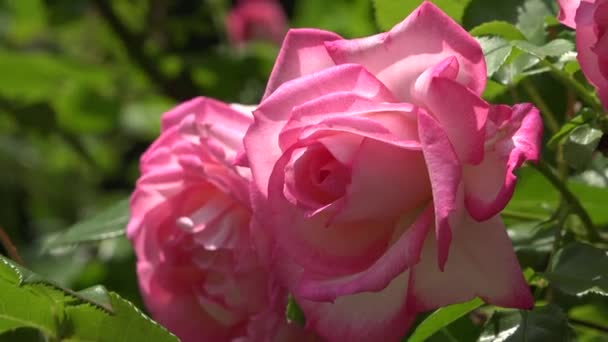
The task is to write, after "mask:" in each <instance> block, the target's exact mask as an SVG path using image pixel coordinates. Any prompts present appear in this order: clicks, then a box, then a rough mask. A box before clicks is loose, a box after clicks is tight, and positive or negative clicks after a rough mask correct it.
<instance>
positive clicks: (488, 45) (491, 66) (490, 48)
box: [477, 37, 513, 77]
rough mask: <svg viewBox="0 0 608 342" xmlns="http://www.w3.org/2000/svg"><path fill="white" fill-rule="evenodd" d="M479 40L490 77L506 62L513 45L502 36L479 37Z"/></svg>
mask: <svg viewBox="0 0 608 342" xmlns="http://www.w3.org/2000/svg"><path fill="white" fill-rule="evenodd" d="M477 41H478V42H479V44H480V45H481V49H482V50H483V54H484V55H485V57H486V66H487V69H488V70H487V74H488V77H491V76H492V75H494V73H495V72H496V71H498V69H499V68H500V67H501V66H502V65H503V64H504V63H505V62H506V60H507V58H508V57H509V55H510V54H511V50H512V49H513V46H511V43H509V42H508V41H506V40H505V39H503V38H500V37H479V38H477Z"/></svg>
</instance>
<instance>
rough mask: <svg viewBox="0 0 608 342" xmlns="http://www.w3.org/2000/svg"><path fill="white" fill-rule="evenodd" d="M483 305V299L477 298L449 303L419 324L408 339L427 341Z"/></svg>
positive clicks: (409, 340)
mask: <svg viewBox="0 0 608 342" xmlns="http://www.w3.org/2000/svg"><path fill="white" fill-rule="evenodd" d="M482 305H483V301H482V300H481V299H479V298H475V299H473V300H471V301H468V302H466V303H461V304H454V305H449V306H446V307H443V308H440V309H438V310H436V311H435V312H433V313H432V314H430V315H429V316H428V317H427V318H426V319H425V320H424V321H422V323H420V324H419V325H418V327H417V328H416V330H415V331H414V333H413V334H412V335H411V336H410V338H409V339H408V342H422V341H426V340H427V339H428V338H429V337H431V336H432V335H433V334H435V333H436V332H438V331H439V330H441V329H442V328H444V327H446V326H448V325H449V324H450V323H452V322H454V321H456V320H457V319H459V318H460V317H462V316H464V315H466V314H467V313H469V312H471V311H473V310H475V309H477V308H478V307H480V306H482Z"/></svg>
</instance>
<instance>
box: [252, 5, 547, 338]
mask: <svg viewBox="0 0 608 342" xmlns="http://www.w3.org/2000/svg"><path fill="white" fill-rule="evenodd" d="M485 82H486V66H485V61H484V58H483V54H482V51H481V48H480V46H479V45H478V43H477V42H476V41H475V40H474V39H473V38H472V37H471V36H469V35H468V33H467V32H466V31H465V30H463V29H462V28H461V27H460V26H458V25H457V24H456V23H455V22H454V21H452V20H451V19H450V18H449V17H447V16H446V15H445V14H444V13H442V12H441V11H440V10H439V9H438V8H436V7H435V6H434V5H433V4H431V3H430V2H424V3H423V4H422V5H421V6H420V7H419V8H418V9H416V10H415V11H414V12H413V13H412V14H411V15H410V16H409V17H407V18H406V19H405V20H404V21H403V22H401V23H400V24H398V25H396V26H395V27H394V28H393V29H392V30H390V31H389V32H386V33H382V34H379V35H376V36H372V37H367V38H362V39H355V40H345V39H342V38H341V37H340V36H338V35H336V34H334V33H331V32H326V31H321V30H312V29H297V30H291V31H289V32H288V34H287V36H286V38H285V40H284V42H283V45H282V48H281V51H280V54H279V56H278V59H277V61H276V63H275V66H274V69H273V71H272V74H271V77H270V80H269V82H268V85H267V89H266V93H265V95H264V98H263V100H262V102H261V103H260V105H259V107H258V108H257V109H256V110H255V111H254V113H253V114H254V118H255V121H254V123H253V125H252V126H251V127H250V128H249V130H248V132H247V134H246V136H245V139H244V144H245V149H246V154H247V160H246V163H247V164H248V165H249V166H250V168H251V171H252V175H253V187H252V202H253V203H252V205H253V208H254V214H255V215H256V217H257V218H258V219H259V222H260V223H261V224H260V225H257V226H256V229H255V231H254V235H255V236H256V238H257V239H258V242H259V244H260V245H261V246H264V247H263V251H264V252H265V253H263V255H262V258H263V259H264V260H265V262H267V263H268V264H269V265H270V267H271V268H272V270H273V272H275V273H276V275H277V276H278V277H279V280H280V282H281V283H282V284H283V285H285V286H286V287H288V288H289V290H290V291H291V292H292V293H293V295H294V296H295V298H296V300H297V302H298V303H299V304H300V306H301V307H302V309H303V311H304V313H305V314H306V318H307V326H308V327H309V328H311V329H314V330H315V331H317V332H318V333H319V334H320V335H321V336H323V337H325V338H327V339H328V340H332V341H345V340H347V341H369V340H373V339H381V340H396V339H398V338H400V337H402V336H403V335H404V333H405V331H406V330H407V327H408V324H409V323H411V322H412V320H413V319H414V317H415V314H416V313H417V312H421V311H426V310H430V309H433V308H437V307H440V306H444V305H447V304H451V303H457V302H463V301H466V300H469V299H471V298H473V297H475V296H479V297H481V298H483V299H484V300H485V301H486V302H488V303H492V304H496V305H500V306H505V307H515V308H530V307H531V306H532V305H533V299H532V296H531V294H530V292H529V288H528V286H527V284H526V282H525V281H524V279H523V277H522V273H521V269H520V267H519V264H518V262H517V259H516V257H515V254H514V252H513V250H512V247H511V242H510V240H509V237H508V236H507V234H506V232H505V229H504V226H503V223H502V221H501V218H500V216H499V212H500V211H501V210H502V209H503V208H504V207H505V205H506V203H507V201H508V200H509V199H510V197H511V195H512V193H513V187H514V185H515V181H516V177H515V175H514V174H513V171H514V170H515V169H516V168H517V167H519V166H520V165H521V164H522V163H523V162H524V161H526V160H536V159H537V158H538V155H539V149H540V146H539V144H540V135H541V130H542V124H541V120H540V117H539V115H538V110H537V109H536V108H534V107H533V106H532V105H530V104H518V105H515V106H513V107H508V106H503V105H489V104H488V103H486V102H485V101H483V100H482V99H481V98H480V95H481V93H482V91H483V89H484V87H485Z"/></svg>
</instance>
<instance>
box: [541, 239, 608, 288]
mask: <svg viewBox="0 0 608 342" xmlns="http://www.w3.org/2000/svg"><path fill="white" fill-rule="evenodd" d="M546 278H547V279H549V281H550V282H551V286H554V287H556V288H558V289H560V290H562V291H564V292H566V293H569V294H572V295H577V296H583V295H585V294H588V293H598V294H602V295H605V296H606V295H608V255H607V251H606V250H602V249H599V248H595V247H593V246H591V245H587V244H583V243H579V242H576V243H572V244H569V245H567V246H566V247H564V248H562V249H560V250H559V251H558V252H557V254H556V255H555V257H554V258H553V261H552V265H551V272H549V273H547V274H546Z"/></svg>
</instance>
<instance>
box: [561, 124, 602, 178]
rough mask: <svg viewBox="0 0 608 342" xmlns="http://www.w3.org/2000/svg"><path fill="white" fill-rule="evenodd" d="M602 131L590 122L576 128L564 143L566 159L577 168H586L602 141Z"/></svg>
mask: <svg viewBox="0 0 608 342" xmlns="http://www.w3.org/2000/svg"><path fill="white" fill-rule="evenodd" d="M602 135H604V134H603V133H602V131H600V130H599V129H597V128H593V127H591V126H590V125H588V124H583V125H580V126H578V127H576V128H574V129H573V130H572V131H571V132H570V134H569V135H568V138H567V139H566V141H565V143H564V159H565V160H566V162H568V164H570V166H572V167H573V168H575V169H576V170H585V169H586V168H587V167H588V166H589V164H590V163H591V158H592V157H593V153H594V151H595V149H596V148H597V145H598V144H599V143H600V139H601V138H602Z"/></svg>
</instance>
